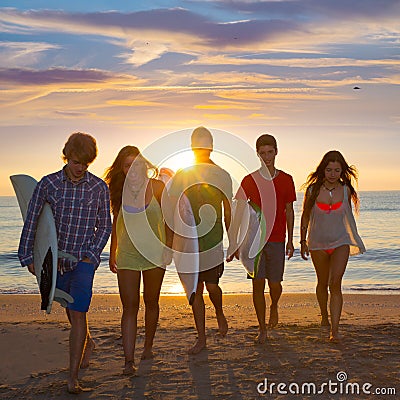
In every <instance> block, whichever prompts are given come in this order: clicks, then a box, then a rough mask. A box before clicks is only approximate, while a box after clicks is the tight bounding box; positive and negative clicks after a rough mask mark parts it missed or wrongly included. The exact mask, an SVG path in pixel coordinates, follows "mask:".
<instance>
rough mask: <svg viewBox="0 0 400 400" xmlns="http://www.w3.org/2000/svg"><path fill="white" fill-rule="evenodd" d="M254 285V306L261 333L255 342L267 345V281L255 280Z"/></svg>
mask: <svg viewBox="0 0 400 400" xmlns="http://www.w3.org/2000/svg"><path fill="white" fill-rule="evenodd" d="M252 283H253V305H254V309H255V311H256V315H257V320H258V326H259V332H258V335H257V337H256V340H255V341H256V342H257V343H260V344H262V343H265V341H266V340H267V325H266V323H265V308H266V303H265V295H264V290H265V279H263V278H258V279H253V280H252Z"/></svg>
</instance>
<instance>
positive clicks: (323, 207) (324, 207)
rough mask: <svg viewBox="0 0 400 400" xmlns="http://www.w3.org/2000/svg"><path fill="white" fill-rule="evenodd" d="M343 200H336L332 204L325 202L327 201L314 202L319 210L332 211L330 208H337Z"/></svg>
mask: <svg viewBox="0 0 400 400" xmlns="http://www.w3.org/2000/svg"><path fill="white" fill-rule="evenodd" d="M342 203H343V201H338V202H337V203H334V204H327V203H319V202H316V203H315V204H316V205H317V207H318V208H319V209H320V210H323V211H332V210H337V209H338V208H340V206H341V205H342Z"/></svg>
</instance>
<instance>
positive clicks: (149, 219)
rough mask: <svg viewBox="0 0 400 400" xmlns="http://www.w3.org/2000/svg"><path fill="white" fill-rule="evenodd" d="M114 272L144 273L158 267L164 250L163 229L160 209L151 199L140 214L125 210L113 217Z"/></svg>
mask: <svg viewBox="0 0 400 400" xmlns="http://www.w3.org/2000/svg"><path fill="white" fill-rule="evenodd" d="M116 232H117V243H118V246H117V252H116V261H117V266H118V269H129V270H133V271H145V270H148V269H152V268H156V267H161V266H163V264H162V254H163V249H164V246H165V227H164V222H163V215H162V212H161V207H160V205H159V203H158V201H157V199H156V198H155V197H154V196H153V197H152V198H151V200H150V203H149V204H148V206H147V207H146V208H145V209H144V210H140V211H138V212H137V211H135V212H132V210H129V209H128V210H127V209H126V208H125V207H121V211H120V212H119V213H118V217H117V226H116Z"/></svg>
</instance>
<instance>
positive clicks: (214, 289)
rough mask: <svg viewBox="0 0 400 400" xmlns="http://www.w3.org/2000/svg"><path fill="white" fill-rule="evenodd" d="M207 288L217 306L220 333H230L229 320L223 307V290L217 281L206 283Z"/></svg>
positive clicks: (223, 334) (216, 312)
mask: <svg viewBox="0 0 400 400" xmlns="http://www.w3.org/2000/svg"><path fill="white" fill-rule="evenodd" d="M206 288H207V291H208V294H209V295H210V300H211V302H212V303H213V306H214V308H215V315H216V317H217V322H218V330H219V333H220V334H221V335H222V336H225V335H226V334H227V333H228V321H227V320H226V317H225V314H224V310H223V308H222V290H221V288H220V287H219V286H218V284H216V283H206Z"/></svg>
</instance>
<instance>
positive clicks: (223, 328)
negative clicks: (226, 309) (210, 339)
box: [217, 313, 228, 336]
mask: <svg viewBox="0 0 400 400" xmlns="http://www.w3.org/2000/svg"><path fill="white" fill-rule="evenodd" d="M217 322H218V331H219V333H220V335H221V336H226V334H227V333H228V321H227V320H226V318H225V315H224V313H221V314H217Z"/></svg>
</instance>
